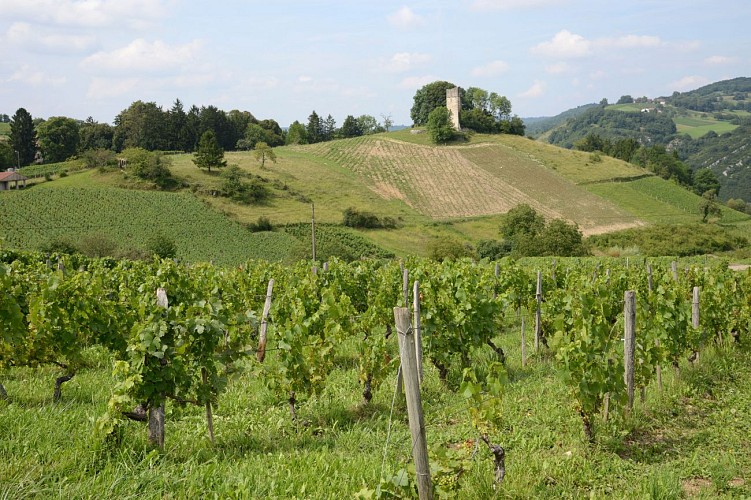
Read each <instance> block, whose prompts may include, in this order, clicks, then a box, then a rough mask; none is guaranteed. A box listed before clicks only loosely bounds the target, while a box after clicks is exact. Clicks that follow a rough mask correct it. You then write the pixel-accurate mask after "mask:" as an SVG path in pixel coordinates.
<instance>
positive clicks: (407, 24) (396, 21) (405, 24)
mask: <svg viewBox="0 0 751 500" xmlns="http://www.w3.org/2000/svg"><path fill="white" fill-rule="evenodd" d="M389 22H390V23H391V24H392V25H393V26H396V27H397V28H402V29H409V28H416V27H419V26H422V25H423V24H425V19H424V18H423V17H422V16H419V15H417V14H415V13H414V11H412V9H410V8H409V7H407V6H406V5H404V6H402V7H401V8H400V9H399V10H397V11H396V12H395V13H393V14H391V15H390V16H389Z"/></svg>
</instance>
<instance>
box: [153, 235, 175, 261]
mask: <svg viewBox="0 0 751 500" xmlns="http://www.w3.org/2000/svg"><path fill="white" fill-rule="evenodd" d="M146 250H147V251H148V252H149V253H150V254H152V255H156V256H157V257H159V258H160V259H174V258H175V257H177V243H175V240H173V239H172V238H170V237H169V236H166V235H164V234H162V233H157V234H155V235H154V236H152V237H151V238H150V239H149V241H148V243H147V245H146Z"/></svg>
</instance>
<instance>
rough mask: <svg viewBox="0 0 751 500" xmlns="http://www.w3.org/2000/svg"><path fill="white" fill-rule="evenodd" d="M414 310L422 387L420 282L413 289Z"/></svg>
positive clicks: (418, 366)
mask: <svg viewBox="0 0 751 500" xmlns="http://www.w3.org/2000/svg"><path fill="white" fill-rule="evenodd" d="M412 306H413V307H412V310H413V313H414V316H415V317H414V322H415V327H414V328H413V330H414V331H415V359H416V361H417V376H418V378H419V381H420V386H421V387H422V380H423V370H422V322H421V320H420V282H419V281H415V283H414V286H413V289H412Z"/></svg>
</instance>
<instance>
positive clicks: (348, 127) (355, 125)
mask: <svg viewBox="0 0 751 500" xmlns="http://www.w3.org/2000/svg"><path fill="white" fill-rule="evenodd" d="M374 120H375V119H374ZM339 135H340V136H341V137H343V138H345V139H346V138H348V137H359V136H361V135H363V131H362V128H361V127H360V123H359V122H358V121H357V119H356V118H355V117H354V116H352V115H347V118H345V119H344V123H342V128H341V129H339Z"/></svg>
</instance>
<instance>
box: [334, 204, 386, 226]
mask: <svg viewBox="0 0 751 500" xmlns="http://www.w3.org/2000/svg"><path fill="white" fill-rule="evenodd" d="M342 224H343V225H345V226H347V227H356V228H361V229H394V228H396V220H395V219H394V218H393V217H383V218H380V217H378V216H377V215H376V214H374V213H372V212H366V211H360V210H356V209H354V208H348V209H346V210H345V211H344V218H343V220H342Z"/></svg>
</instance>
